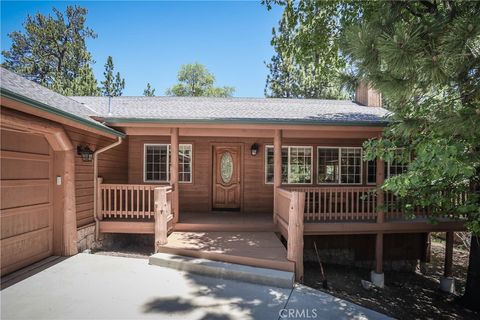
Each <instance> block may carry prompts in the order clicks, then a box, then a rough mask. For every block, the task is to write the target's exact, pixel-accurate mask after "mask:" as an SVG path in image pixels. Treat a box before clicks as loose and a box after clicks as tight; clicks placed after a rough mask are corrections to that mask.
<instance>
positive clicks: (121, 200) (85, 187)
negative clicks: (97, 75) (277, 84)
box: [1, 69, 464, 283]
mask: <svg viewBox="0 0 480 320" xmlns="http://www.w3.org/2000/svg"><path fill="white" fill-rule="evenodd" d="M356 97H357V101H346V100H306V99H264V98H201V97H113V98H109V97H65V96H62V95H60V94H57V93H54V92H52V91H50V90H48V89H46V88H44V87H42V86H40V85H38V84H36V83H33V82H31V81H29V80H26V79H24V78H22V77H20V76H18V75H16V74H14V73H12V72H10V71H7V70H5V69H1V106H2V110H1V116H2V118H1V125H2V129H1V130H2V131H1V134H2V138H1V139H2V146H1V147H2V154H1V159H2V186H1V188H2V189H1V191H2V192H1V193H2V194H1V197H2V214H1V219H2V220H1V222H2V234H1V236H2V245H1V246H2V274H6V273H9V272H12V271H14V270H17V269H18V268H21V267H23V266H25V265H28V264H31V263H33V262H35V261H38V260H39V259H42V258H44V257H46V256H49V255H52V254H53V255H73V254H75V253H76V252H77V250H78V249H77V246H80V247H81V248H82V249H84V248H85V247H86V246H88V245H91V242H92V241H89V243H86V239H90V240H91V239H93V234H94V233H96V234H97V238H101V236H102V235H106V234H109V233H140V234H155V241H156V245H157V250H160V251H161V250H166V249H165V248H168V243H169V239H170V236H171V235H170V236H169V238H167V236H168V234H171V232H172V231H173V232H182V231H183V232H209V231H210V232H212V231H222V232H237V231H245V232H255V231H270V232H272V233H273V232H278V233H279V234H281V235H282V237H283V238H284V240H285V241H286V242H287V243H288V245H287V250H286V254H287V256H286V259H285V261H286V262H288V264H287V263H285V264H281V263H276V261H272V266H277V267H279V268H280V269H282V268H286V269H289V268H290V269H292V270H295V272H296V274H297V279H301V277H302V275H303V257H304V245H305V246H309V245H311V241H310V240H309V238H308V236H319V237H323V238H322V239H323V241H321V243H320V247H322V246H323V247H322V248H324V249H325V246H324V245H326V244H330V245H333V246H334V245H335V242H338V241H336V240H335V239H337V240H338V237H340V236H341V237H343V236H347V237H350V238H343V240H341V241H340V242H342V243H343V244H342V245H343V246H344V247H345V246H347V247H349V246H356V247H361V250H360V251H362V250H363V252H366V254H365V255H366V257H367V258H370V260H374V261H375V268H374V271H375V272H373V273H372V275H373V278H374V280H375V281H376V282H377V283H381V281H383V278H382V274H383V262H384V256H385V257H386V258H387V259H398V260H401V259H423V260H425V259H427V258H428V233H429V232H432V231H441V232H447V233H448V234H449V235H452V234H453V233H452V232H453V231H459V230H464V226H463V223H462V222H461V221H450V220H446V219H445V220H442V221H440V222H439V223H437V224H430V223H428V219H427V218H428V210H427V209H424V208H418V212H417V219H415V220H407V219H405V218H404V215H403V213H402V212H399V211H398V210H397V209H396V207H395V205H394V204H395V202H396V201H397V200H396V199H395V198H394V197H393V196H392V195H389V194H385V193H384V192H383V191H381V190H380V189H378V188H376V186H378V185H381V184H382V183H383V181H384V179H385V176H389V175H393V174H396V173H398V172H401V171H402V170H405V165H403V164H401V163H384V162H383V161H381V160H377V161H372V162H368V163H367V162H365V161H363V160H362V144H363V142H364V141H366V140H368V139H371V138H376V137H379V136H380V135H381V134H382V131H383V129H384V127H385V126H386V125H387V124H388V119H387V117H388V111H387V110H385V109H383V108H381V107H380V105H381V97H380V95H379V94H378V93H377V92H375V91H374V90H372V89H371V88H368V87H367V86H361V87H359V89H358V90H357V94H356ZM84 238H85V239H84ZM304 238H305V244H304ZM199 239H200V241H201V238H199ZM345 239H347V240H345ZM172 241H173V240H172ZM205 242H207V241H205ZM399 243H400V244H401V245H400V246H402V245H403V244H407V246H406V247H405V246H403V249H402V250H403V251H402V250H400V251H398V250H397V247H399ZM205 244H207V243H205ZM384 244H385V248H384ZM447 246H449V247H451V241H450V242H448V244H447ZM170 249H172V248H170ZM177 249H178V251H175V252H182V251H181V250H180V249H181V248H180V249H179V248H177ZM172 250H173V249H172ZM215 258H216V259H222V257H221V255H220V257H219V255H218V254H217V255H216V256H215ZM232 259H233V258H232ZM233 261H236V260H233ZM255 261H257V262H258V261H261V259H257V260H255V259H253V258H252V259H248V258H246V259H243V260H241V261H240V262H241V263H245V264H253V265H255ZM267 265H268V264H267ZM260 266H264V265H263V264H260ZM445 275H446V276H451V257H450V261H447V263H446V273H445Z"/></svg>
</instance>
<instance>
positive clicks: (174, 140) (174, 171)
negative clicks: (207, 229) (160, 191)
mask: <svg viewBox="0 0 480 320" xmlns="http://www.w3.org/2000/svg"><path fill="white" fill-rule="evenodd" d="M170 145H171V149H170V150H171V163H170V184H171V186H172V189H173V190H172V207H173V223H177V222H178V218H179V215H180V210H179V208H180V206H179V202H178V201H179V200H178V199H179V197H178V192H179V190H178V149H179V146H178V128H172V131H171V136H170Z"/></svg>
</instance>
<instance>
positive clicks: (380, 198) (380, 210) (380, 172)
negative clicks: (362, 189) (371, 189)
mask: <svg viewBox="0 0 480 320" xmlns="http://www.w3.org/2000/svg"><path fill="white" fill-rule="evenodd" d="M384 182H385V161H383V160H382V159H380V158H377V174H376V184H377V186H376V187H377V222H378V223H383V222H384V221H385V210H384V205H385V193H384V192H383V190H382V189H381V187H382V185H383V183H384Z"/></svg>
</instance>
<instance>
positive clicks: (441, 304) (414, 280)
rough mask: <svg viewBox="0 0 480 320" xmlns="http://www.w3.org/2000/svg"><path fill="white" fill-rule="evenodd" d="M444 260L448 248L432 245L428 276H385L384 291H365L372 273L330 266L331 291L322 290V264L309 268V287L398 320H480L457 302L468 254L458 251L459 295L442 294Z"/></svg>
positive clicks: (427, 265) (328, 275)
mask: <svg viewBox="0 0 480 320" xmlns="http://www.w3.org/2000/svg"><path fill="white" fill-rule="evenodd" d="M444 256H445V247H444V244H442V243H441V242H433V241H432V258H431V262H430V263H427V264H426V266H425V270H424V273H423V274H421V273H413V272H410V273H407V272H385V288H384V289H372V290H369V291H367V290H365V289H364V288H363V287H362V285H361V282H360V280H361V279H364V280H369V278H370V276H369V274H370V270H366V269H360V268H354V267H348V266H338V265H328V264H325V265H324V268H325V271H326V274H327V280H328V285H329V287H330V288H329V290H324V289H323V288H322V278H321V275H320V271H319V267H318V264H306V265H305V284H306V285H308V286H311V287H313V288H316V289H319V290H322V291H325V292H328V293H330V294H332V295H334V296H337V297H339V298H342V299H345V300H349V301H351V302H354V303H356V304H359V305H361V306H364V307H367V308H370V309H373V310H376V311H378V312H381V313H384V314H387V315H389V316H392V317H394V318H397V319H459V318H463V319H479V318H480V314H478V313H474V312H472V311H470V310H467V309H465V308H463V307H461V306H459V305H458V304H457V303H456V302H455V298H456V297H458V296H460V295H461V294H462V293H463V291H464V288H465V279H466V274H467V266H468V251H466V250H462V249H460V248H455V249H454V258H453V259H454V261H453V264H454V267H453V270H454V276H455V280H456V289H457V294H456V295H451V294H446V293H442V292H440V291H439V290H438V287H439V280H438V279H439V278H440V276H441V275H442V272H443V262H444Z"/></svg>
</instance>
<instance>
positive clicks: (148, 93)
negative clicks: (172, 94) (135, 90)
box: [143, 83, 155, 97]
mask: <svg viewBox="0 0 480 320" xmlns="http://www.w3.org/2000/svg"><path fill="white" fill-rule="evenodd" d="M143 95H144V96H145V97H155V89H154V88H152V86H151V85H150V83H147V87H146V88H145V90H143Z"/></svg>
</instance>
